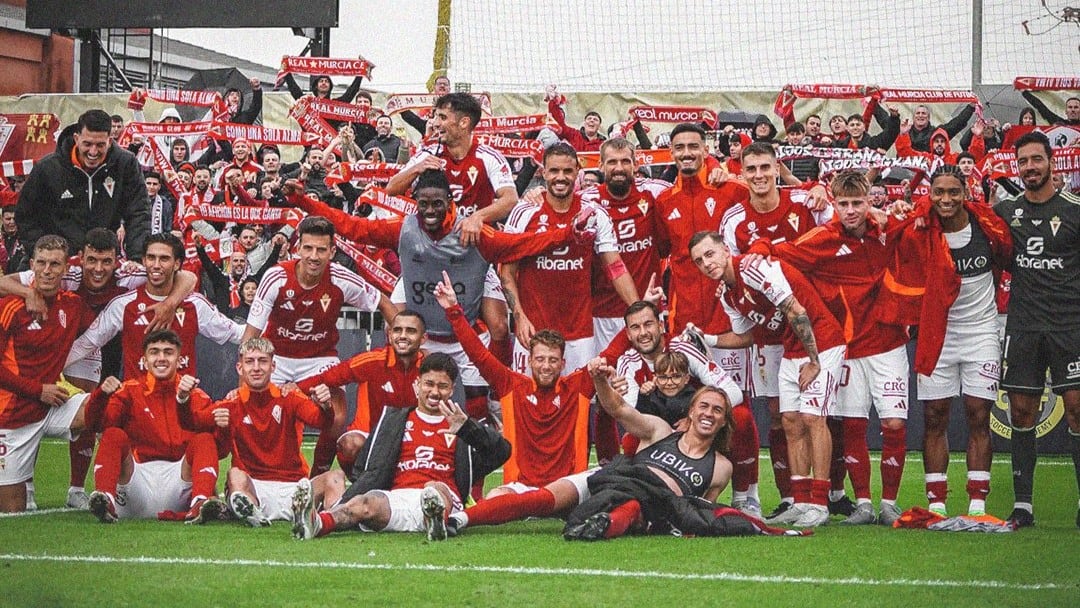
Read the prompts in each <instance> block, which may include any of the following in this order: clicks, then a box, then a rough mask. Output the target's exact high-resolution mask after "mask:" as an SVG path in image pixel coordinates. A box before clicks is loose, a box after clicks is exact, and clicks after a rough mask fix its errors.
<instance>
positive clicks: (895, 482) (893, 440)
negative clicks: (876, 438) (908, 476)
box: [881, 425, 907, 500]
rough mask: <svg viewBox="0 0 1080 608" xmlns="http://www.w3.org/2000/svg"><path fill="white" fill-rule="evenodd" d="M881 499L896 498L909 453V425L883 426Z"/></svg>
mask: <svg viewBox="0 0 1080 608" xmlns="http://www.w3.org/2000/svg"><path fill="white" fill-rule="evenodd" d="M881 438H882V439H881V499H882V500H896V495H897V493H899V491H900V478H901V477H903V475H904V457H905V456H906V455H907V443H906V438H907V426H906V425H905V426H903V427H900V428H898V429H889V428H885V427H882V428H881Z"/></svg>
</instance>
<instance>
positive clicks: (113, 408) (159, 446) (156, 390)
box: [87, 373, 213, 462]
mask: <svg viewBox="0 0 1080 608" xmlns="http://www.w3.org/2000/svg"><path fill="white" fill-rule="evenodd" d="M133 378H136V379H134V380H128V381H126V382H124V383H123V384H122V385H120V389H119V390H117V391H116V392H115V393H113V394H112V395H110V396H109V401H108V403H107V404H106V405H105V411H104V413H103V415H102V420H100V421H96V420H91V417H92V416H91V415H90V414H89V411H88V416H87V425H88V426H89V427H91V428H95V429H97V430H104V429H106V428H108V427H117V428H120V429H123V430H124V432H125V433H127V436H128V438H129V439H130V440H131V452H132V456H133V457H134V458H135V462H147V461H150V460H167V461H170V462H175V461H177V460H180V459H181V458H183V457H184V452H185V450H186V449H187V443H188V441H190V440H191V438H192V437H193V436H194V435H195V431H194V430H193V429H194V427H193V426H192V425H191V424H190V420H191V417H190V415H187V414H188V413H190V412H187V413H185V412H181V411H180V409H181V408H180V407H179V406H178V405H177V403H176V383H177V381H178V378H175V377H174V378H173V379H172V380H168V381H161V382H159V381H158V380H157V379H156V378H154V377H153V376H151V375H150V374H146V373H143V374H139V375H137V376H133ZM210 405H211V400H210V396H209V395H207V394H206V393H205V392H203V391H202V389H198V388H196V389H195V390H193V391H191V398H190V399H189V401H188V404H187V407H190V408H191V409H192V410H195V411H201V410H204V409H206V408H208V407H210ZM212 428H213V425H209V426H206V425H204V426H203V428H202V430H210V429H212Z"/></svg>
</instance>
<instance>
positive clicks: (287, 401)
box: [193, 384, 334, 481]
mask: <svg viewBox="0 0 1080 608" xmlns="http://www.w3.org/2000/svg"><path fill="white" fill-rule="evenodd" d="M219 407H225V408H228V409H229V433H230V435H231V436H232V462H233V466H235V467H237V468H239V469H240V470H241V471H244V472H245V473H247V474H248V475H250V476H251V477H253V478H255V479H258V480H261V481H299V480H300V479H301V478H303V477H307V475H308V464H307V461H306V460H304V456H303V454H301V452H300V443H301V441H302V438H303V428H304V427H303V425H304V424H307V425H308V426H313V427H315V428H320V429H321V428H326V427H327V426H328V425H329V424H330V423H331V422H332V421H333V419H334V412H333V410H323V409H322V408H320V407H319V406H317V405H315V403H314V402H312V401H311V400H310V399H308V398H307V397H305V396H304V395H303V394H302V393H300V392H299V391H293V392H291V393H289V394H288V395H282V394H281V390H280V389H278V387H276V386H274V385H273V384H271V385H270V386H269V387H268V388H267V389H266V390H265V391H262V392H259V393H253V392H251V390H250V389H248V387H246V386H241V387H240V389H239V390H238V391H237V394H236V398H235V399H227V400H225V401H219V402H217V403H214V404H212V405H210V406H208V407H206V408H204V409H203V410H201V411H198V412H193V414H194V416H195V422H196V424H197V425H205V424H206V422H208V421H209V422H210V423H212V422H213V410H214V409H215V408H219Z"/></svg>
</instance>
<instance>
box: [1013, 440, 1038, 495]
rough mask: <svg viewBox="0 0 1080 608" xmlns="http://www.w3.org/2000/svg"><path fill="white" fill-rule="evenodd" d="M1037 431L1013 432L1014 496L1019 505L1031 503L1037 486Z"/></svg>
mask: <svg viewBox="0 0 1080 608" xmlns="http://www.w3.org/2000/svg"><path fill="white" fill-rule="evenodd" d="M1035 449H1036V445H1035V429H1034V427H1033V428H1030V429H1018V428H1016V427H1013V430H1012V469H1013V496H1014V497H1015V498H1014V500H1015V501H1016V502H1017V503H1028V504H1030V503H1031V497H1032V494H1033V488H1034V486H1035Z"/></svg>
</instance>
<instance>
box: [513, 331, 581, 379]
mask: <svg viewBox="0 0 1080 608" xmlns="http://www.w3.org/2000/svg"><path fill="white" fill-rule="evenodd" d="M596 353H597V350H596V341H595V340H594V339H593V337H592V336H589V337H588V338H578V339H577V340H568V341H567V342H566V348H565V349H563V359H565V360H566V364H565V365H564V366H563V371H562V375H563V376H565V375H567V374H569V373H571V372H574V371H577V369H578V368H581V367H585V364H586V363H588V362H589V360H590V359H592V358H593V357H595V356H596ZM510 369H512V370H514V371H515V372H518V373H519V374H525V375H526V376H531V375H532V373H531V372H530V371H529V351H528V349H526V348H525V347H524V346H522V345H521V342H518V341H517V340H516V339H515V340H514V364H513V365H512V366H511V367H510Z"/></svg>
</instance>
